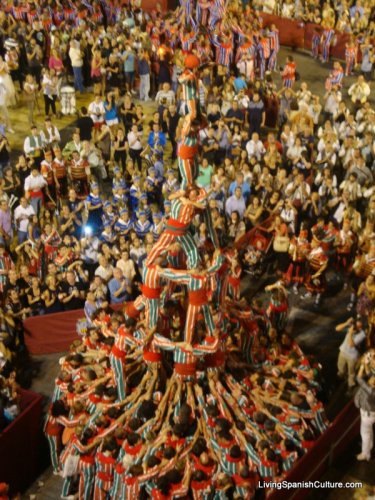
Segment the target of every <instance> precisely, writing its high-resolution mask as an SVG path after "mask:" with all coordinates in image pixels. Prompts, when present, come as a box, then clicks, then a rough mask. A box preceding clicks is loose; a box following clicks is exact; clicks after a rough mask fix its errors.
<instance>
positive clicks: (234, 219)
mask: <svg viewBox="0 0 375 500" xmlns="http://www.w3.org/2000/svg"><path fill="white" fill-rule="evenodd" d="M230 220H231V223H232V224H238V222H239V221H240V215H239V213H238V212H237V210H233V212H232V213H231V215H230Z"/></svg>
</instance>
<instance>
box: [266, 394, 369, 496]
mask: <svg viewBox="0 0 375 500" xmlns="http://www.w3.org/2000/svg"><path fill="white" fill-rule="evenodd" d="M359 427H360V414H359V410H358V409H357V408H356V407H355V406H354V402H353V400H351V401H350V402H349V403H348V404H347V405H346V406H345V407H344V409H343V410H342V411H341V412H340V413H339V414H338V415H337V417H336V418H335V419H334V421H333V422H332V423H331V425H330V426H329V428H328V429H327V430H326V431H325V433H324V434H322V435H321V436H320V438H319V439H318V440H317V441H316V443H315V444H314V446H313V448H311V449H310V450H309V452H308V453H307V454H306V455H304V456H303V457H302V458H301V459H300V460H298V462H297V463H296V465H295V467H293V469H292V470H291V471H290V472H289V474H288V475H287V476H286V478H285V480H286V481H287V482H288V483H289V484H291V483H297V482H302V481H303V482H304V483H306V482H308V481H311V482H312V483H313V482H314V481H317V480H319V479H321V478H322V476H323V475H324V473H326V472H327V470H328V469H329V467H330V466H331V465H332V464H333V463H334V462H335V461H336V460H337V459H338V457H339V456H340V455H342V454H343V453H344V452H345V451H346V450H347V449H348V447H349V445H350V444H351V443H352V441H353V439H355V438H356V437H357V436H358V434H359ZM312 489H314V487H313V485H311V486H310V487H309V488H294V489H289V490H288V489H280V490H273V491H272V492H271V493H270V494H269V495H268V496H267V499H269V500H302V499H304V498H306V497H307V494H308V491H309V490H312Z"/></svg>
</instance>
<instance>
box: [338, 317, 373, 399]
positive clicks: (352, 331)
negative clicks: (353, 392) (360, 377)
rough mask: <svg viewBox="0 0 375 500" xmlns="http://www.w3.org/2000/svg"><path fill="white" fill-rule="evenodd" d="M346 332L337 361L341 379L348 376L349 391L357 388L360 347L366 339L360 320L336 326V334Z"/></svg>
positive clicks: (348, 321) (351, 319)
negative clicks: (356, 379)
mask: <svg viewBox="0 0 375 500" xmlns="http://www.w3.org/2000/svg"><path fill="white" fill-rule="evenodd" d="M342 331H344V332H345V338H344V341H343V343H342V344H341V345H340V352H339V357H338V361H337V368H338V375H339V377H345V375H346V376H347V382H348V387H349V389H352V388H353V387H354V386H355V366H356V363H357V361H358V358H359V356H360V351H359V349H360V347H361V345H362V344H363V342H364V341H365V339H366V334H365V332H364V331H363V326H362V321H361V320H360V319H357V320H355V319H353V318H349V319H348V320H347V321H345V323H341V324H340V325H337V326H336V332H342Z"/></svg>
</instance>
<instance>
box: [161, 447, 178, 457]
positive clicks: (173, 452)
mask: <svg viewBox="0 0 375 500" xmlns="http://www.w3.org/2000/svg"><path fill="white" fill-rule="evenodd" d="M175 455H176V450H175V449H174V448H173V446H167V447H166V448H164V451H163V457H164V458H167V459H168V460H170V459H171V458H173V457H174V456H175Z"/></svg>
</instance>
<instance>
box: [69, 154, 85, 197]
mask: <svg viewBox="0 0 375 500" xmlns="http://www.w3.org/2000/svg"><path fill="white" fill-rule="evenodd" d="M89 171H90V166H89V162H88V161H87V158H80V156H79V152H78V151H73V152H72V159H71V160H70V162H69V174H70V178H71V180H72V182H73V185H74V187H75V190H76V192H77V195H78V197H79V198H80V199H83V198H86V196H87V195H88V192H89V184H88V175H87V172H89Z"/></svg>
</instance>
